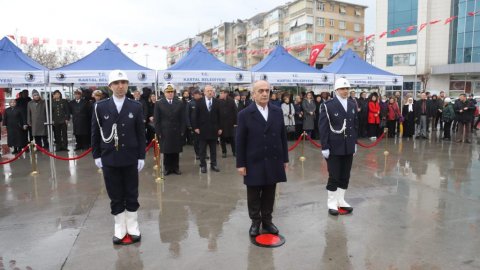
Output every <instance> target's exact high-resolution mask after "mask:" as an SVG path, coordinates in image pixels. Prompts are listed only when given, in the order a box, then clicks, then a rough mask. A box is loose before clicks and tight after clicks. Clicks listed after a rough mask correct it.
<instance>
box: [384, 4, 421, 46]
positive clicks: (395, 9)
mask: <svg viewBox="0 0 480 270" xmlns="http://www.w3.org/2000/svg"><path fill="white" fill-rule="evenodd" d="M387 17H388V19H387V29H389V30H394V29H398V28H401V29H406V28H407V27H409V26H411V25H417V17H418V0H388V16H387ZM416 34H417V29H414V30H413V31H410V32H407V31H400V32H398V33H395V34H394V35H392V34H390V32H389V33H388V37H392V36H394V37H400V36H412V35H413V36H414V35H416Z"/></svg>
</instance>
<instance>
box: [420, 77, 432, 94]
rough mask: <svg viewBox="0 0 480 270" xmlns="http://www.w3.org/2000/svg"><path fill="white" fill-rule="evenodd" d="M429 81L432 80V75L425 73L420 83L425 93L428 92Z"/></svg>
mask: <svg viewBox="0 0 480 270" xmlns="http://www.w3.org/2000/svg"><path fill="white" fill-rule="evenodd" d="M428 80H430V73H425V74H423V75H421V76H420V81H421V82H422V85H423V87H422V88H423V91H426V90H427V84H428Z"/></svg>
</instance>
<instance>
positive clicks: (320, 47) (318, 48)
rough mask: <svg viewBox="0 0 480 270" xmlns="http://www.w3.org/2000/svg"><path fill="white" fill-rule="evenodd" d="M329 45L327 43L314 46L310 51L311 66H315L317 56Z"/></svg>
mask: <svg viewBox="0 0 480 270" xmlns="http://www.w3.org/2000/svg"><path fill="white" fill-rule="evenodd" d="M325 46H327V44H317V45H313V46H312V51H311V52H310V61H309V62H310V66H312V67H313V66H315V62H316V61H317V57H318V55H319V54H320V52H321V51H322V50H323V49H324V48H325Z"/></svg>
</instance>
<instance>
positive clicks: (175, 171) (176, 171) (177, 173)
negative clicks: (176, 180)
mask: <svg viewBox="0 0 480 270" xmlns="http://www.w3.org/2000/svg"><path fill="white" fill-rule="evenodd" d="M173 173H174V174H176V175H181V174H182V172H181V171H180V170H179V169H176V170H174V171H173Z"/></svg>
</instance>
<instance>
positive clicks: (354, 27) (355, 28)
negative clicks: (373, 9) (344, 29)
mask: <svg viewBox="0 0 480 270" xmlns="http://www.w3.org/2000/svg"><path fill="white" fill-rule="evenodd" d="M353 31H355V32H360V31H362V29H361V27H360V24H359V23H356V24H354V25H353Z"/></svg>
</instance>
